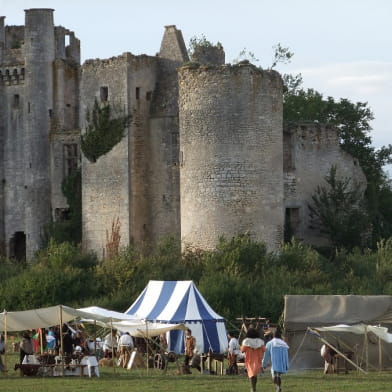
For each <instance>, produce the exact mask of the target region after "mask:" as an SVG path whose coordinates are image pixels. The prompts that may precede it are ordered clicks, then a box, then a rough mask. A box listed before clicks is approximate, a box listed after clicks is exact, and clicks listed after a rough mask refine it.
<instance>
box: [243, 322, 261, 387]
mask: <svg viewBox="0 0 392 392" xmlns="http://www.w3.org/2000/svg"><path fill="white" fill-rule="evenodd" d="M241 351H242V352H243V353H244V354H245V367H246V372H247V374H248V378H249V380H250V384H251V392H255V391H256V384H257V375H258V374H259V373H260V371H261V361H262V360H263V355H264V351H265V346H264V340H263V339H261V338H260V334H259V332H258V331H257V330H256V329H254V328H249V329H248V331H247V333H246V337H245V339H244V340H243V341H242V345H241Z"/></svg>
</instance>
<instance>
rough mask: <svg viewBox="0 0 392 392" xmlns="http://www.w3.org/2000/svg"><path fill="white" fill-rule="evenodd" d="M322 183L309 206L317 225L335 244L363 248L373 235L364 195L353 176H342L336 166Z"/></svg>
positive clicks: (311, 216)
mask: <svg viewBox="0 0 392 392" xmlns="http://www.w3.org/2000/svg"><path fill="white" fill-rule="evenodd" d="M325 181H326V183H327V185H326V186H321V185H319V186H318V187H317V188H316V191H315V194H314V195H313V196H312V203H311V204H309V205H308V208H309V211H310V218H311V224H312V226H313V228H316V229H319V230H320V232H322V233H324V234H326V235H328V237H329V239H330V241H331V244H332V246H334V247H337V248H341V247H343V248H348V249H352V248H354V247H355V246H360V247H363V246H364V245H366V243H367V239H368V238H369V234H370V233H369V229H370V225H369V217H368V214H367V211H366V208H365V205H364V198H363V194H362V192H361V190H360V188H359V185H358V184H353V183H352V181H351V179H350V178H344V179H339V178H338V176H337V168H336V166H332V167H331V169H330V171H329V174H328V175H327V176H326V177H325Z"/></svg>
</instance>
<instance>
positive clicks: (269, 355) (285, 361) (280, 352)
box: [262, 329, 289, 392]
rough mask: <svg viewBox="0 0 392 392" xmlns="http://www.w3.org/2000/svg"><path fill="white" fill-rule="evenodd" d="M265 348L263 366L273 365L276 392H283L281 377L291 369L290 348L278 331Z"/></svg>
mask: <svg viewBox="0 0 392 392" xmlns="http://www.w3.org/2000/svg"><path fill="white" fill-rule="evenodd" d="M265 348H266V351H265V353H264V358H263V363H262V366H263V368H266V367H267V366H268V364H271V374H272V379H273V381H274V384H275V385H276V392H281V391H282V387H281V383H282V380H281V375H282V374H284V373H286V372H287V370H288V368H289V346H288V345H287V343H286V342H285V341H284V340H283V339H282V335H281V332H280V331H279V330H278V329H277V330H276V331H275V332H274V337H273V339H272V340H270V341H269V342H268V343H267V345H266V347H265Z"/></svg>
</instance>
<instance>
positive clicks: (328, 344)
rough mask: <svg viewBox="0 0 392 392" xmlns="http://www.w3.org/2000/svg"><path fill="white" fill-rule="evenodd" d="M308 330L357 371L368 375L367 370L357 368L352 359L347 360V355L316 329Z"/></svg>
mask: <svg viewBox="0 0 392 392" xmlns="http://www.w3.org/2000/svg"><path fill="white" fill-rule="evenodd" d="M308 330H309V331H310V332H312V333H314V334H315V335H316V336H318V338H319V339H320V340H321V341H322V342H323V343H324V344H326V345H327V346H328V347H330V348H332V349H333V350H335V351H336V352H337V353H338V354H339V355H340V356H341V357H342V358H344V359H345V360H346V361H347V362H348V363H351V365H353V366H354V367H355V368H356V369H358V370H359V371H361V372H362V373H365V374H367V372H365V370H363V369H361V368H360V367H359V366H357V365H356V364H355V362H353V361H352V360H351V359H350V358H347V356H346V355H344V354H343V353H342V352H341V351H340V350H339V349H337V348H336V347H334V346H333V345H332V344H331V343H329V342H328V341H326V340H325V339H324V338H322V337H321V335H320V334H319V333H318V332H317V331H316V330H314V329H312V328H310V327H308Z"/></svg>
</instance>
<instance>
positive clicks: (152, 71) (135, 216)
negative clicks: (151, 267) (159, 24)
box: [127, 54, 158, 244]
mask: <svg viewBox="0 0 392 392" xmlns="http://www.w3.org/2000/svg"><path fill="white" fill-rule="evenodd" d="M128 64H129V65H128V76H127V77H128V97H129V101H128V102H129V110H130V113H132V122H131V129H130V140H129V143H130V144H129V146H130V155H129V162H130V170H129V177H130V181H131V183H130V197H131V202H130V237H131V239H132V240H134V241H135V242H136V243H138V244H142V243H149V242H151V240H152V232H153V223H154V215H155V212H154V211H153V209H152V207H151V200H152V198H153V193H154V190H153V189H152V183H153V181H154V175H155V171H154V167H153V165H152V161H153V159H154V157H153V151H152V150H153V149H152V144H151V138H152V137H153V130H152V129H151V128H150V122H149V116H150V111H151V105H152V100H153V94H154V89H155V87H156V82H157V71H158V70H157V64H158V62H157V59H156V58H155V57H148V56H133V55H130V54H128Z"/></svg>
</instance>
